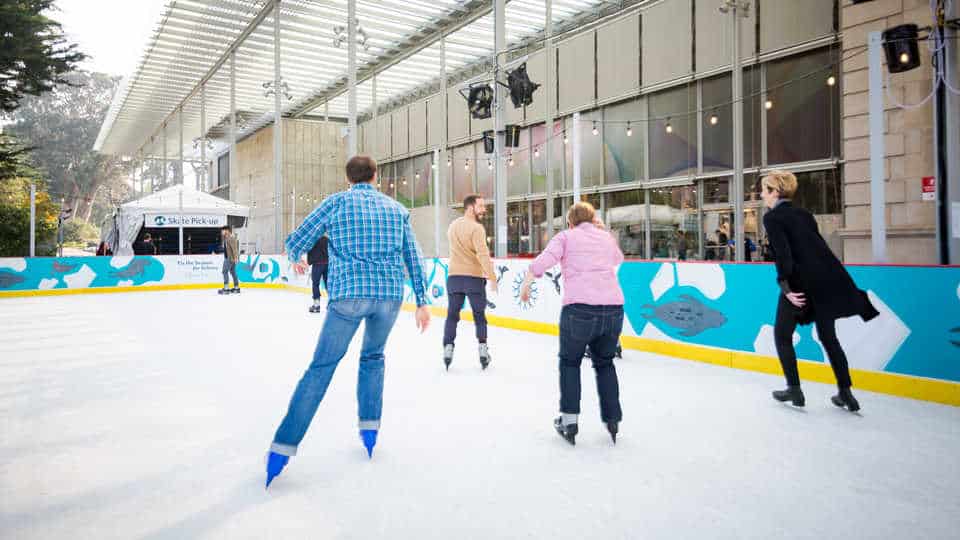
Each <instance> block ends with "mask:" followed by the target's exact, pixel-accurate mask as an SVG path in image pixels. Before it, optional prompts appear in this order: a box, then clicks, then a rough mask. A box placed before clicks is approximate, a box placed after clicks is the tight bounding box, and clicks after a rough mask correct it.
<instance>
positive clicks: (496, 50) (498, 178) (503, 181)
mask: <svg viewBox="0 0 960 540" xmlns="http://www.w3.org/2000/svg"><path fill="white" fill-rule="evenodd" d="M493 4H494V8H493V28H494V30H493V35H494V47H493V59H494V70H493V76H494V81H493V96H494V99H493V106H494V114H495V115H496V116H495V119H494V152H493V159H494V167H495V168H494V170H495V171H496V173H495V175H494V188H493V201H494V206H493V217H494V223H495V224H496V227H495V233H494V238H495V240H496V247H495V249H494V256H496V257H506V256H507V168H506V161H505V160H504V159H503V153H504V142H505V141H504V118H503V105H504V97H506V96H505V95H504V92H503V87H502V86H500V85H499V84H498V82H499V81H500V79H501V77H500V65H501V64H503V62H504V60H505V58H502V57H501V56H500V55H501V53H502V52H503V51H504V49H505V48H506V10H505V5H506V2H505V0H494V2H493Z"/></svg>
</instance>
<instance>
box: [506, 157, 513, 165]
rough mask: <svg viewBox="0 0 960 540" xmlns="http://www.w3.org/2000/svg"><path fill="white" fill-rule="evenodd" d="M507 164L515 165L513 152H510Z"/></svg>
mask: <svg viewBox="0 0 960 540" xmlns="http://www.w3.org/2000/svg"><path fill="white" fill-rule="evenodd" d="M507 165H509V166H511V167H513V154H510V160H509V161H507Z"/></svg>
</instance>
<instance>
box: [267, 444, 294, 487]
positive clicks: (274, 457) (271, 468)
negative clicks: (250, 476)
mask: <svg viewBox="0 0 960 540" xmlns="http://www.w3.org/2000/svg"><path fill="white" fill-rule="evenodd" d="M288 461H290V456H285V455H283V454H278V453H276V452H270V455H269V456H268V457H267V485H266V487H265V488H264V489H266V488H268V487H270V482H273V479H274V478H276V477H277V476H279V475H280V471H282V470H283V468H284V467H286V466H287V462H288Z"/></svg>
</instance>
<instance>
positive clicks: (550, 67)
mask: <svg viewBox="0 0 960 540" xmlns="http://www.w3.org/2000/svg"><path fill="white" fill-rule="evenodd" d="M544 35H545V36H546V38H547V41H546V44H545V45H544V56H545V57H546V64H547V80H546V81H544V83H543V95H544V96H546V99H547V102H546V107H545V108H546V114H545V115H544V119H543V122H544V123H543V140H544V149H543V151H544V154H543V155H544V160H545V162H546V171H547V210H546V211H547V241H550V239H551V238H553V163H552V160H553V122H554V118H553V112H554V104H553V98H554V96H556V93H557V91H556V80H555V79H556V76H555V73H554V68H555V67H556V66H555V65H554V62H553V57H554V53H553V0H547V16H546V20H545V21H544ZM541 247H542V248H543V247H546V246H541Z"/></svg>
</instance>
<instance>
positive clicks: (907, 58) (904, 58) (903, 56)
mask: <svg viewBox="0 0 960 540" xmlns="http://www.w3.org/2000/svg"><path fill="white" fill-rule="evenodd" d="M909 62H910V55H909V54H908V53H902V54H900V63H901V64H907V63H909Z"/></svg>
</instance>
